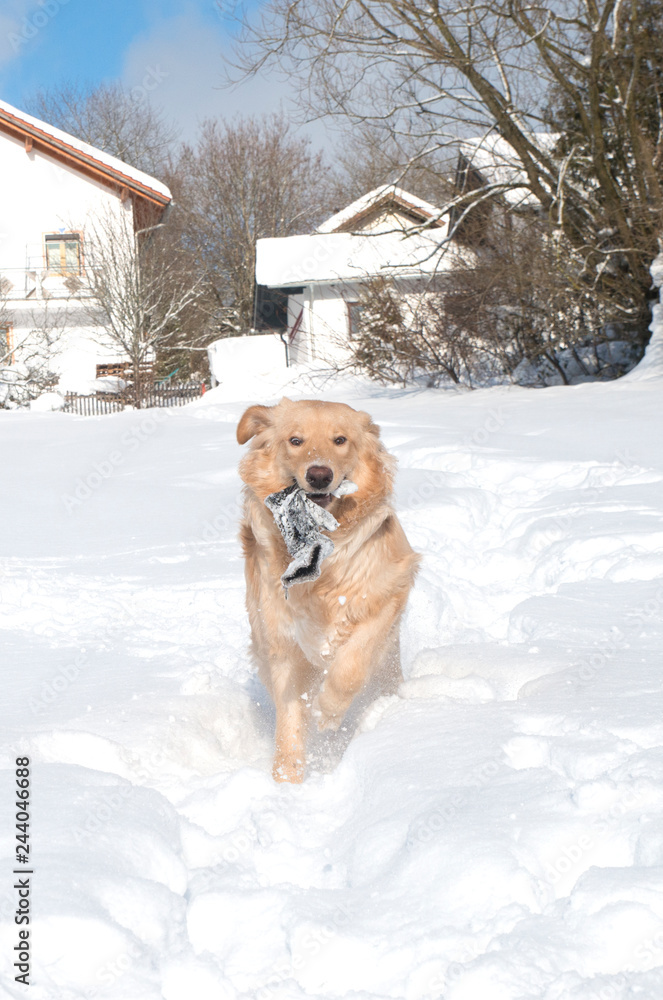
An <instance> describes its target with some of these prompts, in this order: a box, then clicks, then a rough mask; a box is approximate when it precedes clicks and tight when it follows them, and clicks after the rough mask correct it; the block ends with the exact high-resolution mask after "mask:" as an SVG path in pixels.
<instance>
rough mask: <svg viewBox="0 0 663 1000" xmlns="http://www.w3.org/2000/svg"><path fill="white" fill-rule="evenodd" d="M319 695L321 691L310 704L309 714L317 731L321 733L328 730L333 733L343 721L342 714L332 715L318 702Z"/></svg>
mask: <svg viewBox="0 0 663 1000" xmlns="http://www.w3.org/2000/svg"><path fill="white" fill-rule="evenodd" d="M321 695H322V692H321V693H320V694H319V695H317V696H316V698H315V699H314V701H313V705H312V706H311V715H312V716H313V718H314V719H315V723H316V725H317V727H318V731H319V732H321V733H323V732H325V731H328V732H332V733H335V732H336V730H337V729H338V727H339V726H340V725H341V722H342V721H343V716H342V715H334V714H331V713H330V712H328V711H326V710H325V708H324V706H323V705H321V703H320V698H321Z"/></svg>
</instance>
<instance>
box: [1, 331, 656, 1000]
mask: <svg viewBox="0 0 663 1000" xmlns="http://www.w3.org/2000/svg"><path fill="white" fill-rule="evenodd" d="M656 350H657V348H654V347H652V348H650V350H649V352H648V354H647V356H646V358H645V361H644V362H643V363H642V364H641V366H640V367H639V368H638V369H636V370H635V372H633V373H632V374H631V375H630V376H627V377H626V378H624V379H622V380H621V381H619V382H616V383H611V384H586V385H579V386H575V387H573V388H561V387H560V388H551V389H545V390H543V389H539V390H526V389H517V388H504V387H502V388H494V389H486V390H481V391H477V392H451V391H447V392H445V391H441V390H426V391H398V390H386V389H381V388H378V387H375V386H370V385H368V384H366V383H362V382H359V381H354V382H348V381H345V382H342V383H341V382H337V383H333V382H326V383H325V384H324V385H323V386H322V387H320V386H318V387H317V388H314V389H311V388H310V386H308V385H306V384H301V383H300V384H296V385H294V386H289V387H288V390H287V394H288V395H291V396H301V397H307V396H311V395H315V396H318V397H322V398H328V399H341V400H344V401H346V402H348V403H350V404H351V405H353V406H355V407H357V408H363V409H367V410H369V411H370V412H371V414H372V415H373V416H374V418H375V419H376V420H377V421H378V423H379V424H380V425H381V427H382V434H383V439H384V440H385V442H386V444H387V446H388V448H389V449H390V450H391V451H392V452H393V453H394V454H396V455H397V456H398V459H399V475H398V478H397V493H396V506H397V510H398V512H399V516H400V517H401V520H402V522H403V525H404V527H405V529H406V531H407V534H408V536H409V538H410V541H411V542H412V544H413V545H414V547H415V548H417V549H418V550H419V551H420V552H422V553H423V555H424V558H423V564H422V568H421V572H420V575H419V578H418V581H417V584H416V587H415V589H414V592H413V594H412V597H411V600H410V605H409V610H408V612H407V616H406V619H405V621H404V625H403V659H404V673H405V678H406V679H405V682H404V684H403V685H402V687H401V689H400V690H399V693H398V695H397V696H393V697H390V698H385V699H382V700H380V701H378V702H376V703H374V704H373V705H371V706H370V707H368V708H364V709H363V710H361V711H358V712H355V713H354V716H353V717H351V718H350V719H349V720H348V724H347V726H346V727H345V732H342V733H340V734H339V735H338V736H337V737H331V738H327V739H326V740H323V739H322V738H321V737H318V738H317V739H316V741H315V742H314V747H313V750H314V759H313V762H312V766H311V771H310V774H309V776H308V777H307V780H306V781H305V783H304V784H303V785H301V786H289V785H276V784H275V783H274V782H273V781H272V779H271V777H270V766H271V754H272V742H273V735H272V734H273V713H272V710H271V706H270V704H269V699H268V698H267V696H266V694H265V692H264V690H263V689H262V687H261V685H260V683H259V682H258V680H257V679H256V677H255V675H254V671H253V669H252V667H251V665H250V663H249V660H248V656H247V643H248V621H247V617H246V614H245V611H244V586H243V567H242V560H241V556H240V550H239V545H238V542H237V540H236V520H237V501H238V497H239V491H240V482H239V478H238V475H237V472H236V468H237V462H238V459H239V457H240V454H241V449H240V448H239V447H238V445H237V444H236V441H235V426H236V423H237V420H238V418H239V416H240V415H241V413H242V411H243V409H244V407H245V406H246V405H248V404H249V403H251V402H256V401H269V400H271V399H278V398H279V396H280V394H281V386H280V385H278V384H277V383H278V379H277V378H276V376H274V378H273V379H272V380H271V381H270V380H269V379H267V378H263V379H258V378H254V379H253V380H250V379H246V380H245V381H244V382H243V383H242V384H241V385H234V386H232V387H231V388H229V389H226V388H224V387H223V386H221V387H220V388H218V389H216V390H214V391H212V392H210V393H208V394H207V395H206V396H205V397H204V398H203V399H202V400H200V401H198V402H196V403H194V404H192V405H190V406H187V407H184V408H182V409H181V410H171V411H153V410H152V411H143V412H134V413H131V412H125V413H122V414H115V415H111V416H105V417H98V418H81V417H76V416H71V415H66V414H59V413H26V412H20V413H19V412H3V413H0V455H1V461H2V469H3V473H4V477H3V479H4V488H3V491H2V492H3V495H2V500H1V504H2V513H1V520H2V525H3V532H2V538H3V541H2V553H3V555H2V560H1V563H0V567H1V568H0V573H1V575H0V592H1V595H0V596H1V600H0V643H1V656H2V664H3V675H4V690H3V697H2V699H1V707H0V713H1V727H0V750H1V753H2V769H3V770H2V772H1V773H2V782H1V783H0V814H1V815H2V817H3V822H2V827H1V838H0V848H1V853H2V858H3V865H2V872H3V875H2V881H1V883H0V917H1V924H0V976H1V982H2V984H3V985H0V994H1V996H2V997H3V998H5V997H8V998H9V997H11V998H15V997H19V998H22V997H27V996H29V997H30V1000H83V998H92V997H95V998H105V1000H190V998H195V1000H234V998H241V1000H254V998H256V1000H304V998H316V1000H323V998H324V1000H386V998H399V1000H401V998H402V1000H440V998H444V1000H525V998H527V1000H534V998H536V1000H576V998H582V1000H589V998H597V1000H599V998H600V1000H614V998H627V997H628V998H641V1000H642V998H644V1000H660V998H661V997H662V996H663V746H662V745H663V698H662V696H661V687H662V678H661V674H662V673H663V657H662V656H661V650H662V648H663V641H662V640H663V435H662V434H661V429H662V426H663V423H662V416H663V362H661V360H660V358H659V359H657V358H656ZM23 755H27V756H29V757H30V758H31V761H32V812H33V817H32V826H31V837H32V845H33V856H32V858H31V860H32V864H33V866H34V872H35V874H34V876H33V877H32V878H33V895H32V924H31V930H32V937H31V949H32V952H33V958H32V976H31V979H32V985H30V987H29V988H28V987H25V986H23V985H21V984H17V983H15V981H14V975H15V971H14V970H13V969H12V962H13V961H14V957H13V956H14V952H13V951H12V949H13V947H14V945H15V944H16V943H17V940H18V938H17V930H18V928H17V927H16V926H15V924H14V922H13V917H14V910H15V908H16V890H15V889H13V888H12V886H13V875H12V874H11V872H12V869H13V867H14V866H15V861H14V849H15V844H14V836H13V823H14V809H13V803H14V795H13V788H14V784H13V782H14V760H15V758H16V757H17V756H23Z"/></svg>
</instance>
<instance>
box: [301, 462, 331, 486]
mask: <svg viewBox="0 0 663 1000" xmlns="http://www.w3.org/2000/svg"><path fill="white" fill-rule="evenodd" d="M333 478H334V473H333V472H332V470H331V469H329V468H328V467H327V466H326V465H312V466H311V467H310V468H309V469H308V470H307V472H306V482H307V483H309V484H310V485H311V486H312V487H313V489H314V490H317V491H318V492H319V493H322V492H323V491H324V490H326V489H327V487H328V486H329V484H330V483H331V481H332V479H333Z"/></svg>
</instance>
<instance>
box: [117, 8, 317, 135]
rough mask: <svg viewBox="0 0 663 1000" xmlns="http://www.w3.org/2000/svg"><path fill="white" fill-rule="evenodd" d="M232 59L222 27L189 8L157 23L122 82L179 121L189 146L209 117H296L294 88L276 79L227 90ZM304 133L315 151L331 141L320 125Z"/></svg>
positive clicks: (138, 43)
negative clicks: (273, 114) (227, 68)
mask: <svg viewBox="0 0 663 1000" xmlns="http://www.w3.org/2000/svg"><path fill="white" fill-rule="evenodd" d="M228 58H232V52H231V43H230V42H229V41H228V40H227V37H226V36H225V35H224V32H223V30H222V26H221V22H220V21H219V28H218V29H216V30H215V27H214V25H213V24H210V23H209V22H205V21H204V20H203V18H202V17H201V16H200V14H199V13H198V12H197V11H196V10H195V9H193V8H189V10H188V12H187V13H186V14H180V15H178V16H177V17H173V18H168V19H161V20H159V21H158V22H156V23H155V24H154V25H153V27H152V30H151V31H150V33H149V35H147V36H141V37H139V38H137V39H135V40H134V41H133V42H132V44H131V45H130V47H129V49H128V50H127V52H126V55H125V64H124V71H123V74H122V79H123V82H124V84H125V85H126V86H127V87H129V88H133V87H137V88H142V92H144V93H146V94H149V96H150V99H151V100H152V101H153V103H154V104H155V105H158V106H160V107H162V108H163V109H164V110H165V111H166V113H167V114H168V115H169V116H170V117H171V118H173V119H174V120H175V121H176V123H177V124H178V126H179V127H180V129H181V134H182V138H183V139H186V140H193V139H194V138H195V136H196V133H197V129H198V125H199V123H200V122H201V121H202V120H203V119H204V118H208V117H219V116H223V117H226V118H232V117H233V116H234V115H238V114H241V115H250V114H262V113H265V112H266V113H269V112H272V111H278V110H280V109H282V110H283V111H284V112H285V113H286V114H288V113H292V114H293V117H294V114H295V111H294V107H293V100H292V99H293V97H294V91H293V88H292V86H291V85H289V84H288V82H287V81H284V80H280V79H279V78H278V77H277V76H276V74H273V75H272V76H270V77H269V78H266V77H264V76H262V77H256V78H253V79H250V80H247V81H245V82H243V83H241V84H239V85H236V86H235V87H233V88H231V89H227V88H224V86H223V83H224V69H225V64H224V59H228ZM139 92H140V91H139ZM302 131H303V132H304V133H305V134H307V135H310V136H311V138H312V140H313V142H314V143H315V144H316V145H320V146H321V145H324V144H325V143H326V142H328V141H329V140H328V137H327V135H326V133H325V130H324V128H323V127H322V126H321V125H319V124H314V125H309V126H305V127H303V128H302Z"/></svg>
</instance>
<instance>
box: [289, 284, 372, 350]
mask: <svg viewBox="0 0 663 1000" xmlns="http://www.w3.org/2000/svg"><path fill="white" fill-rule="evenodd" d="M360 287H361V286H360V284H359V283H349V282H344V283H343V284H340V285H327V284H316V283H312V284H310V285H307V286H306V288H305V290H304V294H303V295H295V296H292V295H291V296H290V297H289V298H288V329H289V330H291V329H292V325H293V323H294V321H295V319H296V317H297V316H298V315H299V311H300V309H301V308H302V306H303V307H304V316H303V321H302V325H301V327H300V328H299V331H298V333H297V335H296V337H295V339H294V341H293V344H292V349H291V357H292V360H293V362H295V363H296V364H300V363H303V362H315V361H321V362H325V361H328V362H332V363H333V362H340V361H343V360H344V359H345V358H346V357H347V356H348V333H349V326H348V307H347V303H348V302H351V301H354V302H356V301H357V300H358V298H359V292H360Z"/></svg>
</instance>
